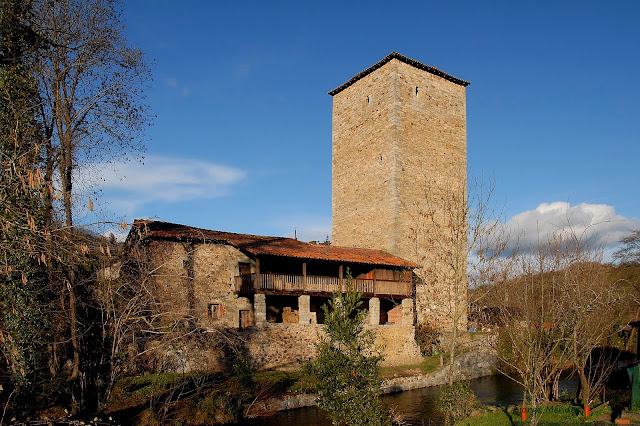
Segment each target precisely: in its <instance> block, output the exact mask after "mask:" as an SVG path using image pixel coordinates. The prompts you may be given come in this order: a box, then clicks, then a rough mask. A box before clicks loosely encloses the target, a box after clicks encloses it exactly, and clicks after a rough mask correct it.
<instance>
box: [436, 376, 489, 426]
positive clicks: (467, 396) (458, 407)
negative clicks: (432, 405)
mask: <svg viewBox="0 0 640 426" xmlns="http://www.w3.org/2000/svg"><path fill="white" fill-rule="evenodd" d="M479 406H480V401H479V400H478V397H476V394H475V393H473V390H471V382H469V381H460V382H455V383H454V384H453V385H444V386H443V389H442V392H441V393H440V396H439V398H438V409H439V410H440V411H441V412H442V413H443V414H444V418H445V423H446V424H453V423H455V422H457V421H459V420H461V419H464V418H465V417H469V416H471V413H472V412H473V410H474V409H475V408H477V407H479Z"/></svg>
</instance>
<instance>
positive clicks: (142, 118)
mask: <svg viewBox="0 0 640 426" xmlns="http://www.w3.org/2000/svg"><path fill="white" fill-rule="evenodd" d="M34 5H35V16H36V20H37V22H36V24H35V26H36V29H37V30H38V31H39V33H40V34H41V36H42V37H43V38H44V39H45V40H46V41H47V48H46V49H45V50H44V51H43V52H42V53H41V54H40V55H38V61H37V68H36V75H37V77H38V79H39V92H40V100H41V102H40V108H39V113H40V119H41V122H42V123H43V128H44V135H45V140H44V144H43V147H44V150H43V152H44V158H45V161H44V167H43V169H44V180H45V185H46V186H47V190H46V191H45V194H44V205H45V209H46V211H47V220H46V234H47V239H48V249H47V253H48V254H47V260H48V265H49V271H50V273H49V281H50V283H51V285H54V283H60V285H61V286H62V288H61V289H60V290H61V292H63V293H66V294H67V295H68V297H67V301H65V300H64V299H61V301H62V303H63V306H61V308H62V311H63V312H65V313H66V315H67V317H68V320H67V324H68V329H69V333H70V342H71V346H72V348H73V368H72V371H71V374H70V377H69V379H70V380H75V379H77V378H78V376H79V372H80V371H79V367H80V350H79V330H78V324H79V320H78V309H77V305H78V300H77V299H78V296H77V293H78V290H77V288H76V287H77V284H78V276H77V275H78V272H77V271H76V268H75V265H77V264H78V262H79V259H81V258H82V256H83V255H84V254H85V253H82V252H81V251H75V250H73V248H74V247H75V248H81V247H82V244H81V243H78V242H77V241H76V240H77V237H76V236H75V235H74V225H76V224H75V223H74V220H73V216H74V198H75V196H76V195H77V194H76V192H75V191H74V185H75V184H76V183H77V178H78V176H77V175H76V174H77V172H78V167H79V166H80V165H85V166H90V165H91V164H92V163H95V162H97V161H110V160H114V159H117V158H120V157H122V156H124V157H125V158H128V156H129V155H132V154H133V155H136V153H139V152H141V151H142V149H143V144H142V135H143V131H144V128H145V126H146V125H147V122H148V119H149V114H148V108H147V107H146V105H145V104H144V89H145V88H146V85H147V83H148V81H149V80H150V73H149V69H148V67H147V64H146V62H145V59H144V55H143V54H142V52H141V51H140V50H139V49H138V48H134V47H130V46H129V45H128V44H127V40H126V38H125V36H124V33H123V26H122V19H121V10H120V3H119V2H118V1H116V0H89V1H79V0H61V1H59V0H40V1H38V2H36V3H35V4H34ZM56 171H57V174H58V178H56V176H55V174H56ZM58 194H60V197H59V198H61V199H62V200H61V204H62V205H61V214H60V216H59V217H57V216H56V212H55V209H54V206H55V205H56V201H55V200H56V199H57V198H58ZM91 204H92V203H91V202H90V208H91ZM60 225H62V226H60ZM61 248H63V249H61ZM54 252H57V253H55V254H54ZM60 252H62V253H63V254H62V255H61V254H60ZM56 257H57V258H61V260H62V265H63V266H64V267H63V268H55V267H54V261H55V259H56ZM56 270H58V271H63V273H62V274H60V273H58V272H56ZM65 305H66V306H65ZM62 332H63V331H62V330H61V329H60V327H58V333H57V334H59V333H62ZM59 339H60V340H66V338H64V337H62V336H59ZM57 346H58V345H57V343H56V342H54V343H53V345H52V347H53V352H54V354H55V351H56V348H57Z"/></svg>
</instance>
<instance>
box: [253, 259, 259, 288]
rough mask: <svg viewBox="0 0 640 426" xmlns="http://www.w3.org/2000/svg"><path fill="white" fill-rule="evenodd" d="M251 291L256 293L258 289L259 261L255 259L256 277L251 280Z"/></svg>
mask: <svg viewBox="0 0 640 426" xmlns="http://www.w3.org/2000/svg"><path fill="white" fill-rule="evenodd" d="M253 289H254V290H255V291H258V290H259V289H260V259H258V258H257V257H256V276H255V277H254V278H253Z"/></svg>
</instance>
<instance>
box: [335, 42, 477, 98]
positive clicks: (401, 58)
mask: <svg viewBox="0 0 640 426" xmlns="http://www.w3.org/2000/svg"><path fill="white" fill-rule="evenodd" d="M392 59H397V60H399V61H401V62H404V63H405V64H408V65H411V66H412V67H415V68H418V69H421V70H423V71H426V72H428V73H431V74H433V75H437V76H439V77H442V78H444V79H445V80H449V81H451V82H452V83H455V84H459V85H460V86H464V87H467V86H468V85H469V84H471V83H469V82H468V81H465V80H462V79H460V78H457V77H454V76H452V75H451V74H447V73H446V72H444V71H440V70H439V69H438V68H435V67H432V66H429V65H427V64H423V63H422V62H418V61H416V60H415V59H411V58H409V57H407V56H404V55H403V54H401V53H398V52H391V53H389V54H388V55H387V56H385V57H384V58H383V59H382V60H381V61H379V62H377V63H375V64H373V65H372V66H370V67H369V68H367V69H366V70H364V71H360V72H359V73H358V74H356V75H354V76H353V77H351V78H350V79H349V80H347V82H346V83H344V84H343V85H341V86H338V87H336V88H335V89H333V90H332V91H330V92H329V95H331V96H335V95H337V94H338V93H340V92H342V91H343V90H344V89H346V88H347V87H349V86H351V85H352V84H354V83H355V82H356V81H358V80H360V79H361V78H364V77H366V76H367V75H369V74H371V73H372V72H374V71H375V70H377V69H378V68H381V67H382V66H383V65H385V64H386V63H387V62H389V61H391V60H392Z"/></svg>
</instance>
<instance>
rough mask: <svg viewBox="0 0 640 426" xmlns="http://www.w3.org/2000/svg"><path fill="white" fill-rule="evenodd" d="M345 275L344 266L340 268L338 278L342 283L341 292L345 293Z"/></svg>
mask: <svg viewBox="0 0 640 426" xmlns="http://www.w3.org/2000/svg"><path fill="white" fill-rule="evenodd" d="M343 275H344V273H343V269H342V265H340V267H339V268H338V278H339V281H338V282H339V283H340V291H342V292H343V293H344V277H343Z"/></svg>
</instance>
